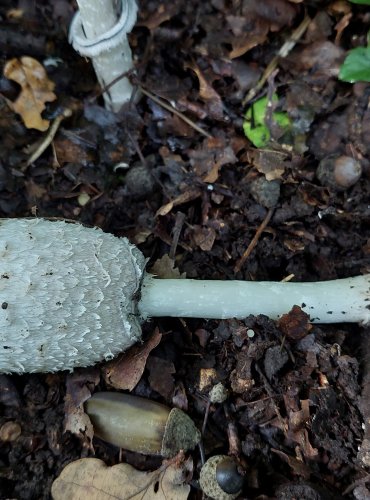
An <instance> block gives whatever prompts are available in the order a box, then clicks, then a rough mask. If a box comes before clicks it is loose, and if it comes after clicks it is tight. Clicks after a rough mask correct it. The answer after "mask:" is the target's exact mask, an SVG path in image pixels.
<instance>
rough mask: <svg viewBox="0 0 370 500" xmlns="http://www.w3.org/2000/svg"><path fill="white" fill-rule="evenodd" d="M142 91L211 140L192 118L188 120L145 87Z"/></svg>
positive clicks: (141, 88)
mask: <svg viewBox="0 0 370 500" xmlns="http://www.w3.org/2000/svg"><path fill="white" fill-rule="evenodd" d="M140 91H141V92H142V93H143V94H144V95H146V96H147V97H149V98H150V99H151V100H152V101H154V102H156V103H157V104H159V106H162V108H164V109H167V111H170V113H173V114H174V115H176V116H178V117H179V118H181V120H183V121H184V122H185V123H187V124H188V125H190V127H192V128H193V129H194V130H196V131H197V132H199V133H200V134H202V135H204V136H205V137H208V139H210V138H211V137H212V136H211V135H210V134H209V133H208V132H206V131H205V130H203V129H202V128H201V127H199V126H198V125H197V124H196V123H194V122H193V120H190V118H188V117H187V116H185V115H184V114H183V113H181V111H178V110H177V109H176V108H174V107H173V106H172V105H171V104H167V103H166V102H165V101H164V100H163V99H160V98H159V97H157V96H155V95H154V94H152V93H151V92H149V91H148V90H145V89H144V88H143V87H140Z"/></svg>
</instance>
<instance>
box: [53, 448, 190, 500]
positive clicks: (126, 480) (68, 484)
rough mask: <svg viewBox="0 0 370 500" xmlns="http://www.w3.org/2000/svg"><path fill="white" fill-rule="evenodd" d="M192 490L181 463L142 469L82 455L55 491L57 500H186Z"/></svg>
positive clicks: (64, 474)
mask: <svg viewBox="0 0 370 500" xmlns="http://www.w3.org/2000/svg"><path fill="white" fill-rule="evenodd" d="M189 491H190V486H189V485H187V484H184V469H183V467H182V466H181V464H180V465H179V466H176V465H174V464H170V465H168V466H162V467H160V468H159V469H158V470H155V471H153V472H141V471H138V470H136V469H134V467H132V466H131V465H129V464H125V463H121V464H117V465H114V466H113V467H108V466H107V465H105V463H104V462H103V461H102V460H99V459H97V458H82V459H80V460H77V461H75V462H72V463H70V464H68V465H67V466H66V467H65V468H64V469H63V470H62V472H61V474H60V476H59V477H58V478H57V479H56V480H55V481H54V482H53V485H52V488H51V495H52V497H53V499H54V500H65V499H66V498H68V499H69V500H85V499H86V498H89V500H112V499H114V500H154V499H155V500H185V499H186V498H187V497H188V495H189Z"/></svg>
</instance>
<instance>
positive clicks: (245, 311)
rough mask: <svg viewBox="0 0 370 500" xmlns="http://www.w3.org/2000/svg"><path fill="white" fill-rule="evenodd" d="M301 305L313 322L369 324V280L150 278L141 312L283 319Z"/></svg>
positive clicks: (145, 284) (143, 292)
mask: <svg viewBox="0 0 370 500" xmlns="http://www.w3.org/2000/svg"><path fill="white" fill-rule="evenodd" d="M294 305H299V306H300V307H301V308H302V309H303V310H304V311H305V312H306V313H307V314H309V316H310V318H311V321H312V322H313V323H343V322H350V323H351V322H353V323H367V322H368V321H369V320H370V310H369V308H370V275H364V276H357V277H355V278H345V279H339V280H332V281H321V282H311V283H284V282H280V283H279V282H273V281H263V282H253V281H211V280H209V281H205V280H192V279H155V278H154V277H153V276H151V275H149V274H147V275H146V276H145V278H144V281H143V284H142V287H141V300H140V302H139V311H140V313H141V315H142V316H143V317H144V318H146V317H150V316H162V317H165V316H175V317H191V318H209V319H211V318H213V319H224V318H239V319H241V318H245V317H247V316H249V315H250V314H252V315H258V314H265V315H266V316H269V317H270V318H272V319H278V318H279V317H280V316H281V315H282V314H285V313H287V312H289V311H290V309H291V308H292V307H293V306H294Z"/></svg>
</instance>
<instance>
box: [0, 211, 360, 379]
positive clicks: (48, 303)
mask: <svg viewBox="0 0 370 500" xmlns="http://www.w3.org/2000/svg"><path fill="white" fill-rule="evenodd" d="M369 290H370V275H364V276H358V277H355V278H347V279H341V280H335V281H327V282H319V283H275V282H262V283H257V282H244V281H202V280H187V279H180V280H178V279H176V280H168V279H166V280H165V279H156V278H155V277H154V276H152V275H150V274H149V273H146V271H145V258H144V256H143V255H142V253H141V252H140V251H139V250H138V249H137V248H136V247H135V246H134V245H132V244H130V243H129V241H128V240H127V239H126V238H116V237H114V236H113V235H111V234H106V233H104V232H103V231H102V230H100V229H96V228H95V229H89V228H85V227H83V226H81V225H80V224H73V223H67V222H65V221H53V222H52V221H47V220H44V219H2V220H0V372H6V373H11V372H16V373H24V372H53V371H58V370H73V369H74V368H76V367H79V366H80V367H82V366H90V365H93V364H95V363H97V362H99V361H103V360H108V359H112V358H113V357H114V356H116V355H117V354H119V353H120V352H122V351H124V350H125V349H127V348H128V347H130V346H131V345H133V344H134V343H135V342H137V341H138V340H140V338H141V323H142V321H144V320H145V319H146V318H147V317H151V316H182V317H194V318H219V319H221V318H244V317H246V316H248V315H250V314H254V315H257V314H265V315H267V316H269V317H271V318H273V319H277V318H279V317H280V316H281V315H282V314H285V313H287V312H289V311H290V309H291V308H292V307H293V306H294V305H299V306H301V307H302V309H303V310H304V311H306V312H307V313H308V314H309V315H310V317H311V320H312V321H313V322H317V323H335V322H358V323H367V322H368V321H369V320H370V310H369V306H370V291H369Z"/></svg>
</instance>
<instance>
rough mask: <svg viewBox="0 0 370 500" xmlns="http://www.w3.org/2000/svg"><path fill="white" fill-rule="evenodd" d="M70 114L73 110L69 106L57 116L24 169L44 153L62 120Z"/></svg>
mask: <svg viewBox="0 0 370 500" xmlns="http://www.w3.org/2000/svg"><path fill="white" fill-rule="evenodd" d="M70 116H72V110H71V109H69V108H65V109H64V110H63V112H62V113H61V114H60V115H58V116H57V117H56V118H55V120H54V121H53V123H52V125H51V127H50V129H49V131H48V133H47V134H46V136H45V137H44V139H43V140H42V142H41V144H40V145H39V146H38V147H37V149H36V151H34V152H33V154H32V155H31V156H30V157H29V158H28V160H27V162H26V164H25V165H24V166H23V169H22V170H25V169H26V168H27V167H29V166H30V165H31V163H33V162H34V161H36V160H37V159H38V158H39V157H40V156H41V155H42V153H43V152H44V151H45V150H46V148H48V147H49V146H50V144H51V143H52V141H53V139H54V137H55V134H56V133H57V131H58V128H59V126H60V124H61V123H62V121H63V120H64V118H69V117H70Z"/></svg>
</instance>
